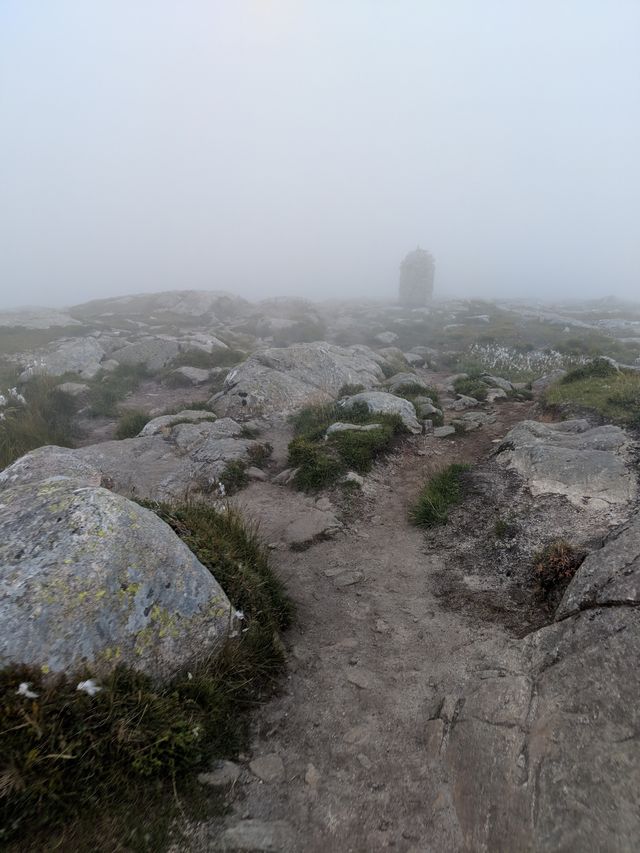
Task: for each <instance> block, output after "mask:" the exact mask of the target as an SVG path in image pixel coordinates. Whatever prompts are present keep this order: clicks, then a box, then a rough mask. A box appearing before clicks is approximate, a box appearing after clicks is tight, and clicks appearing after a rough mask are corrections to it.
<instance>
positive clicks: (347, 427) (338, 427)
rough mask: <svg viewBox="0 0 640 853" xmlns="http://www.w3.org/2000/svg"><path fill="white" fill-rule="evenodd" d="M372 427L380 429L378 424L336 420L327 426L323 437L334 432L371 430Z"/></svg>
mask: <svg viewBox="0 0 640 853" xmlns="http://www.w3.org/2000/svg"><path fill="white" fill-rule="evenodd" d="M373 429H380V424H348V423H342V422H341V421H337V422H336V423H335V424H331V426H330V427H328V429H327V432H326V433H325V437H326V438H329V436H330V435H333V434H334V433H336V432H371V430H373Z"/></svg>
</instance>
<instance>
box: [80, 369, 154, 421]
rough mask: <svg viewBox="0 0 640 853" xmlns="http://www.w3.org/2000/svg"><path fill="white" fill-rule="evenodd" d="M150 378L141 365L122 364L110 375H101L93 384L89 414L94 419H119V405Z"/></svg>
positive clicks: (90, 393) (90, 392)
mask: <svg viewBox="0 0 640 853" xmlns="http://www.w3.org/2000/svg"><path fill="white" fill-rule="evenodd" d="M148 376H149V372H148V371H147V369H146V368H145V367H144V365H140V364H136V365H133V364H132V365H129V364H120V365H118V367H116V369H115V370H113V371H111V372H110V373H105V372H103V373H101V374H100V375H99V376H97V377H96V379H95V380H94V381H93V383H92V384H91V390H90V391H89V413H90V414H91V415H92V416H93V417H107V418H113V417H117V415H118V404H119V403H120V402H121V401H122V400H124V398H125V397H126V396H127V395H128V394H131V393H132V392H133V391H135V390H136V389H137V388H138V387H139V386H140V383H141V382H142V381H143V379H145V378H147V377H148Z"/></svg>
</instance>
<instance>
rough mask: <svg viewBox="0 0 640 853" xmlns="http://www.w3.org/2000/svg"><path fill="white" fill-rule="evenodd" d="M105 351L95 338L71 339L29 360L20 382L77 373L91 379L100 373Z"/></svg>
mask: <svg viewBox="0 0 640 853" xmlns="http://www.w3.org/2000/svg"><path fill="white" fill-rule="evenodd" d="M104 357H105V351H104V349H103V348H102V347H101V346H100V344H99V343H98V341H97V340H96V339H95V338H91V337H88V338H72V339H71V340H67V341H62V342H61V343H58V344H56V345H55V346H53V347H52V348H51V349H49V350H47V351H45V352H41V353H39V354H37V355H35V356H34V357H33V358H32V359H30V361H29V363H28V364H27V365H26V366H25V369H24V371H23V373H22V374H21V376H20V379H21V380H22V381H26V380H28V379H30V378H31V377H32V376H41V375H47V376H62V375H63V374H64V373H77V374H78V375H79V376H81V377H82V378H83V379H93V377H94V376H96V375H97V374H98V373H99V371H100V362H101V361H102V359H103V358H104Z"/></svg>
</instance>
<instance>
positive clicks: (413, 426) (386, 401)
mask: <svg viewBox="0 0 640 853" xmlns="http://www.w3.org/2000/svg"><path fill="white" fill-rule="evenodd" d="M359 404H360V405H365V406H366V407H367V408H368V409H369V411H370V412H371V413H372V414H375V415H399V416H400V418H401V419H402V423H403V424H404V425H405V426H406V428H407V429H408V430H409V432H413V433H416V434H418V433H421V432H422V425H421V424H420V421H419V420H418V418H417V417H416V410H415V408H414V406H413V403H410V402H409V400H405V399H403V398H402V397H396V396H394V395H393V394H387V393H385V392H384V391H361V392H360V393H359V394H353V395H352V396H351V397H345V398H344V399H342V400H340V402H339V404H338V405H339V406H341V408H343V409H350V408H352V407H353V406H355V405H359Z"/></svg>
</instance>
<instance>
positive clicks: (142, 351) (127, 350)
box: [112, 338, 180, 373]
mask: <svg viewBox="0 0 640 853" xmlns="http://www.w3.org/2000/svg"><path fill="white" fill-rule="evenodd" d="M179 349H180V348H179V346H178V342H177V341H172V340H166V339H165V338H145V339H144V340H141V341H138V342H137V343H135V344H129V346H126V347H123V348H122V349H119V350H116V351H115V352H114V353H112V358H113V359H114V360H115V361H117V362H118V364H127V365H131V366H135V365H142V366H144V367H146V368H147V370H149V371H151V372H152V373H153V372H155V371H158V370H162V368H163V367H166V365H167V364H169V362H170V361H173V359H174V358H175V357H176V356H177V355H178V352H179Z"/></svg>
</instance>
